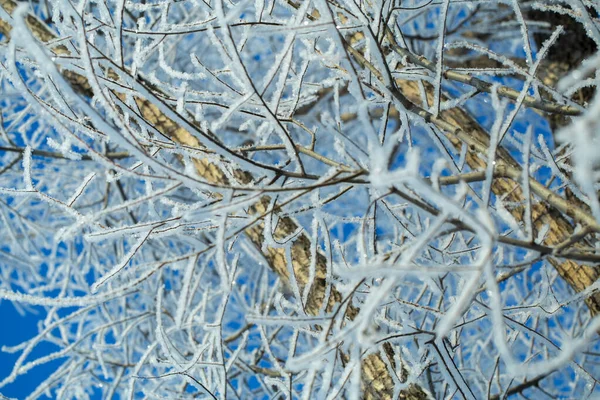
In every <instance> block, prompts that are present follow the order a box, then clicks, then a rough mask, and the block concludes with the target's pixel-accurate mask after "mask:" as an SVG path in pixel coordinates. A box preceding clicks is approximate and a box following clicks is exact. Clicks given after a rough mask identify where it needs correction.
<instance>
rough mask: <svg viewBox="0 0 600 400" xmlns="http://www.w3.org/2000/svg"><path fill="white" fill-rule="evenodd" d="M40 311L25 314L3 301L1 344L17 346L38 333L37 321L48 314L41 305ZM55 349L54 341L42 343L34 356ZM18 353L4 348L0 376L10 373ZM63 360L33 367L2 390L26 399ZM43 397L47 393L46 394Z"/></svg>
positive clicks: (2, 392)
mask: <svg viewBox="0 0 600 400" xmlns="http://www.w3.org/2000/svg"><path fill="white" fill-rule="evenodd" d="M37 311H38V313H37V314H32V313H27V314H26V315H25V316H23V315H21V314H19V312H18V311H17V310H16V309H15V307H14V305H13V304H12V303H10V302H8V301H1V302H0V321H2V322H3V323H2V328H1V329H0V345H2V346H14V345H17V344H19V343H21V342H23V341H24V340H27V339H30V338H32V337H33V336H34V335H35V334H37V331H38V330H37V323H38V321H39V320H40V319H42V318H43V317H44V314H43V310H42V309H40V308H37ZM55 350H56V347H55V346H53V345H52V344H50V343H47V342H46V343H40V344H39V345H38V346H36V348H35V349H34V351H33V352H32V354H31V355H30V357H31V358H36V357H37V356H39V355H41V354H48V353H49V352H51V351H55ZM18 357H19V353H14V354H11V353H5V352H0V378H5V377H6V376H8V375H9V374H10V372H11V371H12V368H13V365H14V363H15V361H16V360H17V358H18ZM60 363H61V361H60V360H57V361H54V362H50V363H48V364H44V365H40V366H38V367H36V368H34V369H32V370H31V371H29V372H28V373H27V374H26V375H25V376H21V377H20V378H19V379H17V380H16V381H15V382H13V383H12V384H10V385H7V386H6V387H4V388H2V389H0V393H1V394H3V395H4V396H6V397H9V398H11V397H12V398H16V399H24V398H25V397H26V396H27V395H28V394H29V393H31V391H32V390H33V389H35V387H37V386H38V385H39V384H40V383H41V382H42V381H43V380H44V379H46V378H47V377H48V376H49V375H50V374H51V373H52V372H54V370H55V369H56V367H57V366H58V365H60ZM43 398H47V397H46V396H44V397H43Z"/></svg>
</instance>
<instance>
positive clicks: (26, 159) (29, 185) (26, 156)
mask: <svg viewBox="0 0 600 400" xmlns="http://www.w3.org/2000/svg"><path fill="white" fill-rule="evenodd" d="M23 181H24V182H25V190H31V191H33V190H35V189H34V187H33V181H32V180H31V147H29V146H27V147H25V151H24V152H23Z"/></svg>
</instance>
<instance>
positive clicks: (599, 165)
mask: <svg viewBox="0 0 600 400" xmlns="http://www.w3.org/2000/svg"><path fill="white" fill-rule="evenodd" d="M599 115H600V96H598V95H596V97H595V98H594V100H593V101H592V103H591V104H590V106H589V108H588V110H587V111H586V113H585V114H584V115H582V116H581V117H579V118H576V119H575V120H574V121H573V123H572V124H571V125H569V126H567V127H565V128H563V129H561V130H560V131H559V132H558V133H557V137H558V138H559V139H560V140H562V141H565V142H570V143H572V145H573V157H572V160H573V161H572V162H573V164H574V167H575V171H574V174H573V175H574V177H575V180H576V181H577V183H578V184H579V185H580V187H581V189H582V191H583V192H584V193H585V194H586V195H587V199H588V201H589V204H590V206H591V208H592V212H593V214H594V218H596V221H598V222H600V203H599V202H598V196H597V192H598V183H599V182H600V173H599V172H598V171H599V170H600V152H599V151H598V149H599V148H600V123H599V119H598V116H599Z"/></svg>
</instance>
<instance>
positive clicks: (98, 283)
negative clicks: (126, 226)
mask: <svg viewBox="0 0 600 400" xmlns="http://www.w3.org/2000/svg"><path fill="white" fill-rule="evenodd" d="M151 233H152V229H150V230H148V231H147V232H146V234H145V235H144V236H142V237H140V238H139V239H138V240H137V242H136V243H135V244H133V245H132V246H131V249H129V252H127V254H125V256H124V257H123V258H122V259H121V261H120V262H119V263H118V264H116V265H115V266H114V267H112V268H111V270H110V271H108V272H107V273H106V274H104V275H103V276H101V277H100V278H99V279H98V280H97V281H96V282H94V283H93V284H92V287H91V290H92V293H96V292H97V291H98V289H100V287H102V286H103V285H104V284H105V283H106V282H108V281H109V280H110V279H112V278H114V276H115V275H117V274H118V273H119V272H120V271H121V270H122V269H123V268H125V266H126V265H127V264H128V263H129V261H131V259H132V258H133V256H134V255H135V253H137V252H138V251H139V249H140V247H142V245H143V244H144V242H145V241H146V240H147V239H148V237H149V236H150V234H151Z"/></svg>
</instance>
